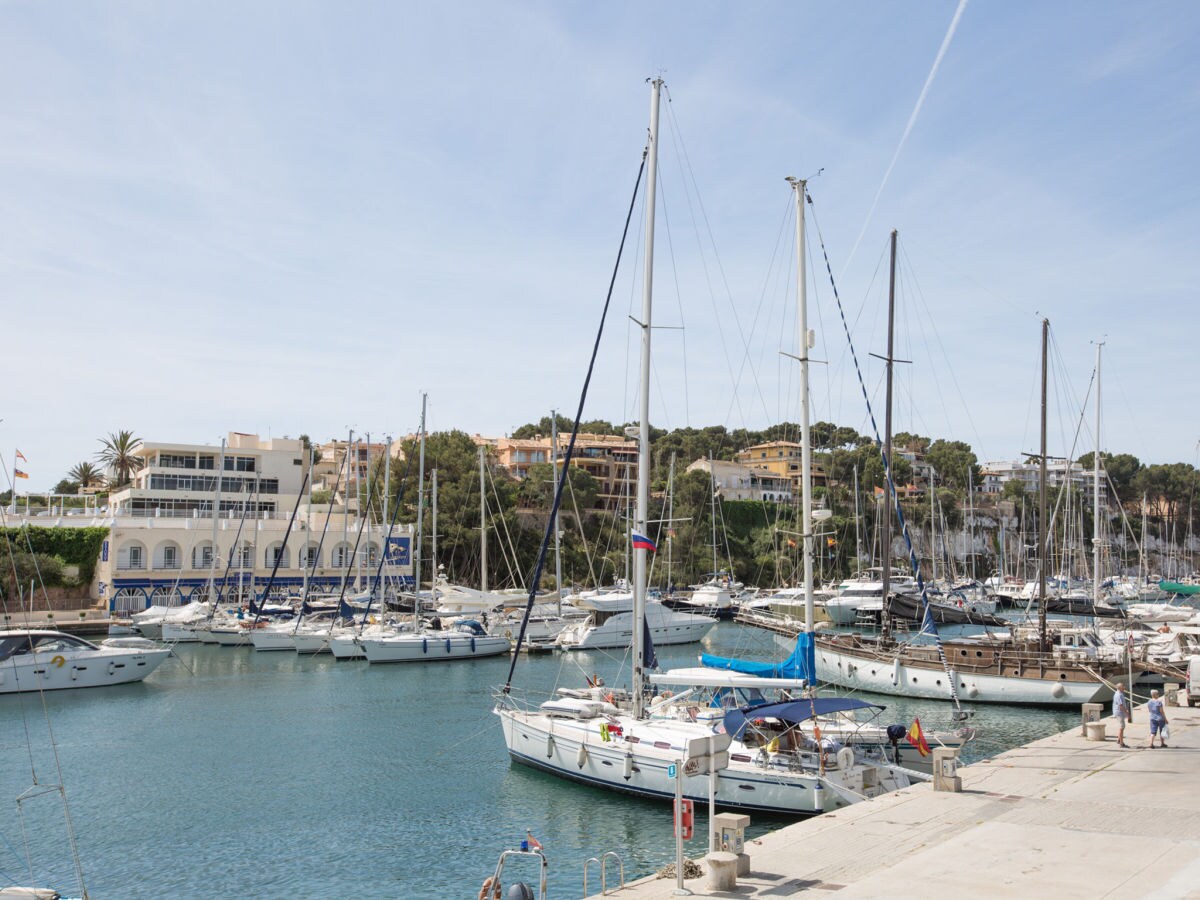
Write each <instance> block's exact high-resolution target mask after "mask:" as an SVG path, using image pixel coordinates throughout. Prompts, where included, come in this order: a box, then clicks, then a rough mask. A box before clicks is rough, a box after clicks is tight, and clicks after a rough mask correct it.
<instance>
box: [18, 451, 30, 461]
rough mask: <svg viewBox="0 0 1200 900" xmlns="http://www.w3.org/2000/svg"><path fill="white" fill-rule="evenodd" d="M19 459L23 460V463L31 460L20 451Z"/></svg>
mask: <svg viewBox="0 0 1200 900" xmlns="http://www.w3.org/2000/svg"><path fill="white" fill-rule="evenodd" d="M17 459H19V460H21V461H22V462H29V460H27V459H25V454H24V453H22V452H21V451H20V450H18V451H17Z"/></svg>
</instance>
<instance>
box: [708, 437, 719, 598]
mask: <svg viewBox="0 0 1200 900" xmlns="http://www.w3.org/2000/svg"><path fill="white" fill-rule="evenodd" d="M708 503H709V509H710V512H711V515H712V548H713V564H712V573H713V574H712V577H713V578H716V577H717V468H716V464H715V463H714V462H713V455H712V451H711V450H710V451H709V454H708Z"/></svg>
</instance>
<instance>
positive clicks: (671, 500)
mask: <svg viewBox="0 0 1200 900" xmlns="http://www.w3.org/2000/svg"><path fill="white" fill-rule="evenodd" d="M674 547H675V451H674V450H672V451H671V468H670V469H669V470H668V471H667V590H668V591H670V590H671V585H672V584H674V582H673V581H671V556H672V552H671V551H672V550H673V549H674Z"/></svg>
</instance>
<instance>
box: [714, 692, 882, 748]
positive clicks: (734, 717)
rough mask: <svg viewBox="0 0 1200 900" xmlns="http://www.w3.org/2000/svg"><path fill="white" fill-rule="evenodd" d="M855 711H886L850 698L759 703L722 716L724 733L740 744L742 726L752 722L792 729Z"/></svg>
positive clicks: (743, 729) (819, 698)
mask: <svg viewBox="0 0 1200 900" xmlns="http://www.w3.org/2000/svg"><path fill="white" fill-rule="evenodd" d="M856 709H877V710H879V711H880V712H882V711H883V710H884V709H886V707H884V706H880V705H879V704H877V703H868V702H867V701H866V700H857V699H855V698H853V697H815V698H813V699H812V700H788V701H787V702H785V703H763V704H760V705H759V706H743V707H741V708H740V709H731V710H730V711H729V712H727V713H725V731H726V732H728V733H729V734H730V735H731V736H732V737H734V738H735V739H737V740H741V737H742V734H743V732H745V730H746V726H747V725H748V724H749V723H750V721H751V720H753V719H781V720H783V721H784V722H789V723H791V724H793V725H796V724H799V723H800V722H806V721H808V720H809V719H814V718H817V717H818V716H828V715H832V714H833V713H840V712H852V711H853V710H856Z"/></svg>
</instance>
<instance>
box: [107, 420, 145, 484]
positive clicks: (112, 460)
mask: <svg viewBox="0 0 1200 900" xmlns="http://www.w3.org/2000/svg"><path fill="white" fill-rule="evenodd" d="M141 443H142V439H141V438H138V437H134V436H133V432H132V431H117V432H115V433H113V434H110V435H109V436H108V437H106V438H100V444H101V449H100V450H98V451H96V458H97V459H98V460H100V462H102V463H104V464H105V465H106V466H107V467H108V468H109V469H111V470H112V471H113V473H114V474H115V475H116V476H117V478H116V482H117V483H116V487H121V486H122V485H126V484H128V483H129V478H130V476H131V475H132V474H133V473H134V472H136V471H137V470H138V469H140V468H141V467H142V465H143V463H145V460H144V459H142V458H141V457H140V456H137V455H135V454H134V451H135V450H137V448H138V447H139V446H141Z"/></svg>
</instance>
